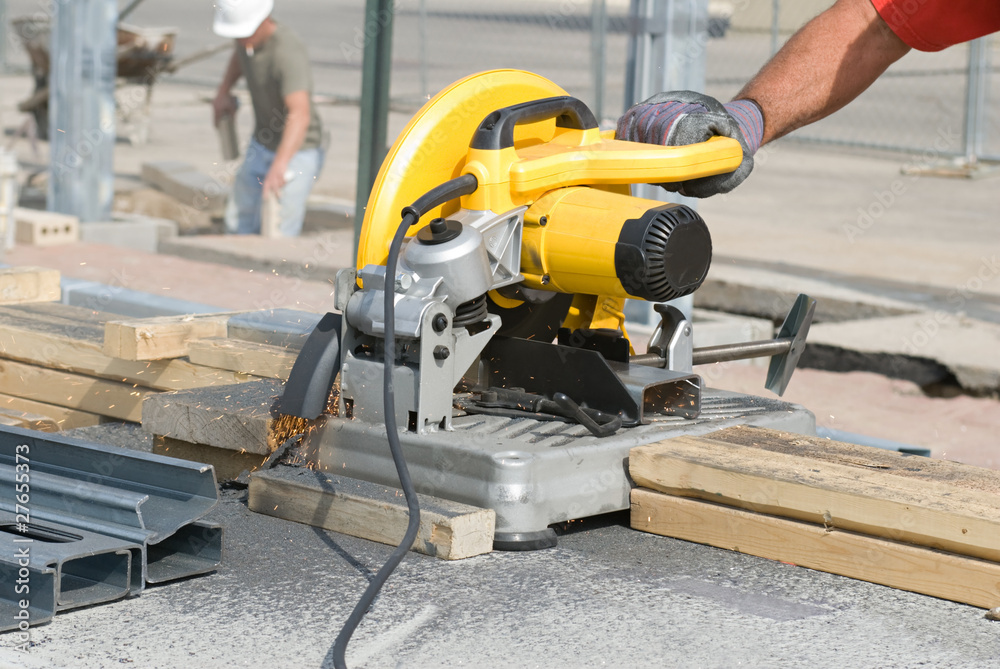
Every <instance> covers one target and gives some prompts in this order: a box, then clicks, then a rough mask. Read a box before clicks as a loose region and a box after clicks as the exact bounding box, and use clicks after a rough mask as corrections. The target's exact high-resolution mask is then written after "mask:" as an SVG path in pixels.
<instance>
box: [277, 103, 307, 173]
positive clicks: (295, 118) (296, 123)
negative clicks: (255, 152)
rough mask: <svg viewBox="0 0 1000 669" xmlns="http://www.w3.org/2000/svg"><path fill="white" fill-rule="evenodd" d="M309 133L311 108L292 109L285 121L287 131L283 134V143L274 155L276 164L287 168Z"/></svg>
mask: <svg viewBox="0 0 1000 669" xmlns="http://www.w3.org/2000/svg"><path fill="white" fill-rule="evenodd" d="M308 131H309V107H308V106H307V107H306V108H305V109H304V110H303V109H290V110H289V111H288V118H287V119H286V121H285V129H284V130H283V131H282V133H281V142H280V143H279V144H278V150H277V151H275V153H274V162H275V163H276V164H278V165H281V166H287V165H288V163H289V162H290V161H291V160H292V156H294V155H295V154H296V153H298V151H299V149H301V148H302V143H303V142H304V141H305V139H306V133H307V132H308Z"/></svg>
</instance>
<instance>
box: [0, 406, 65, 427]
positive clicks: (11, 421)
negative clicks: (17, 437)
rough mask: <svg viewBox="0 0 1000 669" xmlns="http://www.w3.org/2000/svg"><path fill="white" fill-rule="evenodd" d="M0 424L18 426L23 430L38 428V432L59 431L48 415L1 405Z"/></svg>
mask: <svg viewBox="0 0 1000 669" xmlns="http://www.w3.org/2000/svg"><path fill="white" fill-rule="evenodd" d="M0 425H8V426H10V427H20V428H23V429H25V430H38V431H39V432H58V431H59V426H58V425H56V422H55V421H54V420H52V419H51V418H49V417H48V416H42V415H41V414H37V413H31V412H28V411H17V410H16V409H5V408H3V407H0Z"/></svg>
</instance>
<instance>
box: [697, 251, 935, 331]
mask: <svg viewBox="0 0 1000 669" xmlns="http://www.w3.org/2000/svg"><path fill="white" fill-rule="evenodd" d="M799 293H806V294H807V295H809V296H810V297H812V298H815V299H816V301H817V305H816V314H815V319H816V322H822V321H845V320H856V319H860V318H876V317H880V316H895V315H899V314H906V313H913V312H915V311H918V310H919V309H920V307H918V306H916V305H914V304H912V303H908V302H904V301H901V300H894V299H889V298H885V297H880V296H878V295H874V294H872V293H870V292H865V291H862V290H856V289H852V288H844V287H841V286H837V285H835V284H833V283H830V282H829V281H824V280H818V279H810V278H804V277H802V276H799V275H796V274H792V273H788V272H779V271H774V270H769V269H762V268H757V267H747V266H745V265H739V264H736V263H735V262H728V263H727V262H725V261H719V260H716V262H715V263H714V264H713V265H712V268H711V269H710V270H709V274H708V278H707V279H705V283H704V284H702V286H701V288H699V289H698V291H697V292H695V294H694V301H695V305H696V306H699V307H704V308H706V309H713V310H717V311H724V312H729V313H736V314H747V315H752V316H759V317H762V318H770V319H772V320H774V321H777V322H781V321H782V320H783V319H784V318H785V316H786V315H787V314H788V310H789V309H790V308H791V306H792V304H793V303H794V302H795V298H796V296H797V295H798V294H799Z"/></svg>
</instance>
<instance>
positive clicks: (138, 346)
mask: <svg viewBox="0 0 1000 669" xmlns="http://www.w3.org/2000/svg"><path fill="white" fill-rule="evenodd" d="M229 316H230V314H207V315H202V314H188V315H185V316H164V317H162V318H144V319H140V320H115V321H108V322H107V323H105V324H104V354H105V355H108V356H111V357H112V358H121V359H123V360H162V359H164V358H180V357H183V356H186V355H187V354H188V342H189V341H191V340H192V339H204V338H205V337H225V336H226V322H227V321H228V320H229Z"/></svg>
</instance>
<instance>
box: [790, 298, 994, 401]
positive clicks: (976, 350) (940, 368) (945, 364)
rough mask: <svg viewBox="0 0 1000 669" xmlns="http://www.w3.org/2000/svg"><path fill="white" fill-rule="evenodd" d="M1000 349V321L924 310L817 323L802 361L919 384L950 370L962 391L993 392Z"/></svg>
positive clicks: (935, 379) (825, 367)
mask: <svg viewBox="0 0 1000 669" xmlns="http://www.w3.org/2000/svg"><path fill="white" fill-rule="evenodd" d="M998 351H1000V325H997V324H994V323H985V322H982V321H976V320H973V319H970V318H964V317H960V316H953V315H952V314H948V313H946V312H924V313H921V314H910V315H906V316H896V317H893V318H874V319H871V320H863V321H855V322H850V323H822V324H818V325H815V326H813V328H812V329H811V330H810V331H809V344H808V346H807V348H806V355H805V356H803V360H802V364H804V365H807V366H810V367H819V368H821V369H832V370H835V371H854V370H867V371H875V372H880V373H883V374H885V375H887V376H890V377H893V378H904V379H909V380H912V381H914V382H916V383H918V384H920V385H927V384H928V383H935V382H939V381H945V380H947V378H946V377H947V375H951V376H954V378H955V380H956V381H957V383H958V384H959V385H960V386H961V387H962V389H963V390H965V391H967V392H971V393H975V394H982V395H990V394H996V393H997V392H998V391H1000V355H998V353H997V352H998ZM935 377H937V378H935Z"/></svg>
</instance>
